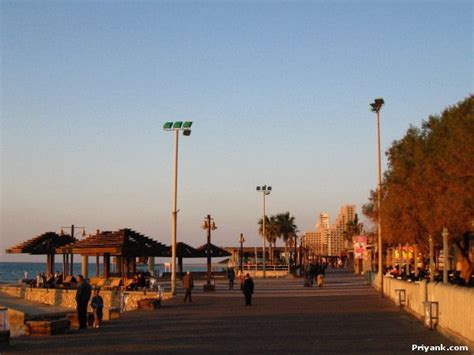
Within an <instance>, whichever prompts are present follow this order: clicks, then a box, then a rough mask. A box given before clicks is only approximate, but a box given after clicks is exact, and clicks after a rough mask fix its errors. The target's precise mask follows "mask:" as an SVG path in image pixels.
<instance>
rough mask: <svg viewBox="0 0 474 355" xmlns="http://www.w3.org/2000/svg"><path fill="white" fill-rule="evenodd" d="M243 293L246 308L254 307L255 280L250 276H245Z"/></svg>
mask: <svg viewBox="0 0 474 355" xmlns="http://www.w3.org/2000/svg"><path fill="white" fill-rule="evenodd" d="M242 291H243V293H244V296H245V306H251V305H252V294H253V280H252V278H251V277H250V274H247V275H245V280H244V284H243V287H242Z"/></svg>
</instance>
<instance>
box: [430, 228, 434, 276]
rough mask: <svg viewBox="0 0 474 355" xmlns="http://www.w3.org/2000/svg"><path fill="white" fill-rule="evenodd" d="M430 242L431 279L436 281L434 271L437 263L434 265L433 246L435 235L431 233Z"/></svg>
mask: <svg viewBox="0 0 474 355" xmlns="http://www.w3.org/2000/svg"><path fill="white" fill-rule="evenodd" d="M429 244H430V263H429V270H430V281H431V282H433V281H434V273H435V265H434V260H433V259H434V246H433V237H432V236H431V234H430V235H429Z"/></svg>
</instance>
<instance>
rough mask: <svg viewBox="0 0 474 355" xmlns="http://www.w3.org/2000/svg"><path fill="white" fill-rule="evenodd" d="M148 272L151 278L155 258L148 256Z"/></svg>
mask: <svg viewBox="0 0 474 355" xmlns="http://www.w3.org/2000/svg"><path fill="white" fill-rule="evenodd" d="M148 272H149V273H150V275H151V276H155V257H154V256H149V257H148Z"/></svg>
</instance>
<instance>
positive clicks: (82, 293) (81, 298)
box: [76, 275, 92, 329]
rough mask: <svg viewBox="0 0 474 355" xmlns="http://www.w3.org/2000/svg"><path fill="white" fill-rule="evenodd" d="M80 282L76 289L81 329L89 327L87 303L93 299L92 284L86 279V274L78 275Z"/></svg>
mask: <svg viewBox="0 0 474 355" xmlns="http://www.w3.org/2000/svg"><path fill="white" fill-rule="evenodd" d="M77 282H78V283H79V284H78V286H77V291H76V305H77V318H78V320H79V329H86V328H87V305H88V304H89V300H90V299H91V291H92V289H91V286H90V285H89V284H88V283H87V281H86V280H84V276H82V275H78V276H77Z"/></svg>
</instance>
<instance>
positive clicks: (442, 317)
mask: <svg viewBox="0 0 474 355" xmlns="http://www.w3.org/2000/svg"><path fill="white" fill-rule="evenodd" d="M428 301H437V302H439V326H440V327H442V328H444V329H446V330H448V331H451V332H453V335H455V336H458V337H459V338H461V339H463V338H464V339H467V340H469V341H470V342H471V349H472V348H473V347H474V289H472V288H466V287H459V286H454V285H445V284H442V283H432V284H431V283H430V284H428Z"/></svg>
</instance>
